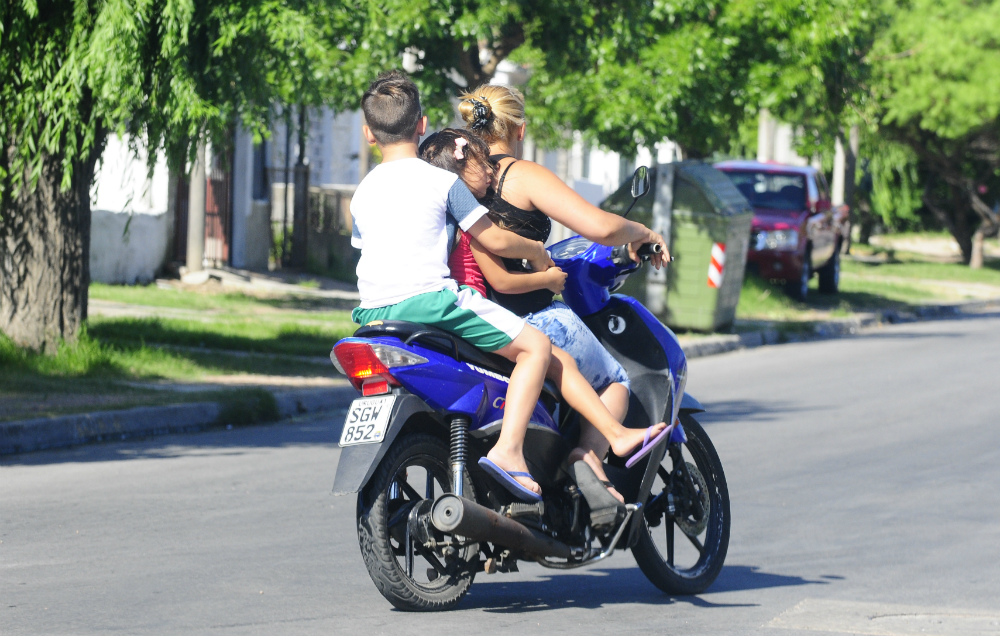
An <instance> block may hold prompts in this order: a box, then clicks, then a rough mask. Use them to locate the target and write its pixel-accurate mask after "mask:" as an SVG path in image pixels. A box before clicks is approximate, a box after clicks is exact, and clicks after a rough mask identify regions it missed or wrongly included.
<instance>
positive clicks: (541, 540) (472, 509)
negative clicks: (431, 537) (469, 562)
mask: <svg viewBox="0 0 1000 636" xmlns="http://www.w3.org/2000/svg"><path fill="white" fill-rule="evenodd" d="M431 523H432V524H433V525H434V527H435V528H437V529H438V530H440V531H441V532H445V533H447V534H457V535H461V536H463V537H468V538H470V539H473V540H475V541H489V542H490V543H494V544H497V545H502V546H504V547H505V548H510V549H513V550H518V551H521V552H525V553H527V554H529V555H532V556H536V557H558V558H562V559H568V558H570V556H571V554H572V552H571V550H570V547H569V546H568V545H566V544H565V543H560V542H559V541H556V540H555V539H553V538H551V537H547V536H545V535H544V534H542V533H541V532H538V531H537V530H533V529H531V528H529V527H527V526H524V525H521V524H520V523H518V522H516V521H514V520H512V519H508V518H507V517H504V516H501V515H499V514H497V513H496V512H494V511H492V510H490V509H489V508H486V507H484V506H480V505H479V504H477V503H476V502H474V501H469V500H468V499H465V498H463V497H457V496H455V495H451V494H448V495H441V496H440V497H438V499H437V501H435V502H434V506H433V507H431Z"/></svg>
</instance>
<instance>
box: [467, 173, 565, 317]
mask: <svg viewBox="0 0 1000 636" xmlns="http://www.w3.org/2000/svg"><path fill="white" fill-rule="evenodd" d="M507 157H510V155H491V156H490V161H492V162H493V163H499V162H500V160H502V159H506V158H507ZM515 163H517V160H514V161H511V162H510V163H509V164H508V165H507V167H506V168H505V169H504V171H503V174H501V175H500V181H499V182H498V183H497V189H496V191H495V192H493V191H492V189H491V191H489V192H487V193H486V198H485V200H484V203H483V204H484V205H485V206H486V208H487V209H488V210H489V217H490V220H491V221H493V223H495V224H496V225H497V226H498V227H501V228H503V229H505V230H509V231H511V232H513V233H514V234H517V235H519V236H523V237H524V238H526V239H531V240H532V241H541V242H542V243H544V242H545V241H547V240H548V239H549V233H551V232H552V221H550V220H549V217H547V216H546V215H545V214H544V213H543V212H541V211H540V210H524V209H522V208H519V207H517V206H516V205H513V204H511V203H509V202H507V201H505V200H504V199H503V197H502V196H501V195H502V193H503V182H504V179H506V178H507V171H508V170H510V167H511V166H512V165H514V164H515ZM503 263H504V265H506V267H507V271H509V272H527V271H531V270H530V269H528V268H526V267H524V264H523V263H522V262H521V261H519V260H513V259H509V258H505V259H503ZM488 291H489V297H490V300H492V301H493V302H495V303H497V304H498V305H500V306H501V307H505V308H506V309H509V310H510V311H512V312H514V313H515V314H517V315H518V316H526V315H528V314H532V313H535V312H536V311H541V310H542V309H545V308H546V307H548V306H549V305H551V304H552V299H553V298H554V297H555V294H553V293H552V292H551V291H550V290H548V289H536V290H535V291H531V292H527V293H524V294H501V293H499V292H496V291H494V290H493V289H492V288H489V289H488Z"/></svg>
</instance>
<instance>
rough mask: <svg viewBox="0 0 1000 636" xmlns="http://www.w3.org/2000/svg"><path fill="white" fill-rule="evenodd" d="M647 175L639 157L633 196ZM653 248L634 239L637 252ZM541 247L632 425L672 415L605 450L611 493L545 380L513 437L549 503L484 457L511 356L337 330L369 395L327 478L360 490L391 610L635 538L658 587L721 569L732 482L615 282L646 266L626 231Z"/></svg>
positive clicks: (665, 344) (393, 333)
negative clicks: (639, 456) (609, 361)
mask: <svg viewBox="0 0 1000 636" xmlns="http://www.w3.org/2000/svg"><path fill="white" fill-rule="evenodd" d="M648 189H649V177H648V174H647V173H646V168H644V167H640V168H639V169H638V170H636V173H635V175H634V176H633V181H632V196H633V204H634V203H635V201H636V200H638V198H639V197H641V196H643V195H644V194H645V193H646V191H647V190H648ZM630 209H631V208H630ZM626 214H627V212H626ZM653 247H658V246H644V249H642V250H640V254H641V255H642V257H643V258H644V259H646V260H648V258H649V252H650V251H651V248H653ZM551 254H552V258H553V260H554V261H555V262H556V264H557V265H558V266H559V267H561V268H563V270H564V271H566V272H567V274H568V277H567V280H566V286H565V289H564V291H563V300H564V301H565V302H566V303H567V304H568V305H569V306H570V307H571V308H572V309H573V310H574V311H575V312H576V313H577V314H578V315H579V316H581V318H582V319H583V321H584V322H585V323H586V324H587V326H588V327H589V328H590V329H591V330H592V331H593V333H594V334H595V335H596V336H597V337H598V338H599V339H600V341H601V342H602V343H603V344H604V346H605V347H607V349H608V351H610V352H611V353H612V354H613V355H614V357H615V358H616V359H617V360H618V361H619V362H620V363H621V364H622V365H623V366H624V367H625V370H626V371H627V372H628V375H629V379H630V381H631V385H632V395H631V398H630V404H629V410H628V416H627V418H626V420H625V425H626V426H629V427H632V428H646V427H648V426H650V425H651V424H654V423H656V422H660V421H665V422H668V423H675V424H674V429H673V431H672V432H671V434H670V435H669V436H667V437H665V438H664V439H663V440H662V441H661V442H660V443H659V444H658V445H657V446H656V447H655V448H654V449H653V451H652V452H651V453H650V454H649V455H648V456H647V458H645V459H644V460H642V461H641V462H639V463H638V464H636V465H635V466H633V467H632V468H631V469H626V468H625V460H624V459H622V458H619V457H615V456H614V455H613V454H611V455H610V456H609V458H608V460H607V462H606V466H605V470H606V472H607V474H608V478H609V479H610V481H611V482H612V483H613V484H614V486H615V488H616V489H617V490H618V491H619V492H620V493H621V494H622V495H623V496H624V497H625V500H626V502H628V503H626V504H624V505H623V504H620V503H619V502H618V501H617V500H616V499H615V498H614V497H612V496H611V495H610V494H609V493H608V491H607V488H606V487H605V486H604V485H603V484H602V483H601V482H600V481H598V479H597V477H596V476H595V474H594V472H593V471H592V470H591V469H590V468H589V467H588V466H587V465H586V464H585V463H584V462H582V461H580V462H576V463H574V464H572V465H570V464H569V463H568V461H567V457H568V455H569V452H570V451H571V450H572V449H573V447H574V446H575V445H576V440H577V438H578V435H579V418H578V415H577V414H576V413H575V412H574V411H573V410H572V409H570V408H569V407H568V406H567V404H566V403H565V402H564V401H563V400H562V399H561V397H560V395H559V393H558V391H557V390H556V388H555V387H554V386H553V385H551V384H549V383H547V384H546V387H545V389H544V390H543V392H542V394H541V396H540V397H539V400H538V403H537V405H536V406H535V409H534V412H533V414H532V417H531V420H530V424H529V427H528V433H527V436H526V438H525V443H524V454H525V459H526V461H527V463H528V467H529V469H530V470H531V474H532V476H533V477H534V479H535V481H537V482H538V484H539V485H540V486H541V487H542V493H543V500H542V501H541V502H537V503H524V502H521V501H519V500H517V499H515V498H513V497H512V496H511V495H510V493H509V492H508V490H507V489H506V488H504V487H503V486H502V485H501V484H499V483H497V482H496V481H494V479H493V478H492V477H491V476H490V475H489V474H488V473H486V472H484V471H483V470H482V469H480V467H479V466H478V464H477V461H478V459H479V458H481V457H484V456H485V455H486V453H487V452H488V451H489V449H490V448H491V447H492V445H493V444H494V443H495V442H496V439H497V437H498V435H499V432H500V423H501V420H502V418H503V407H504V397H505V395H506V391H507V383H508V380H509V376H510V373H511V370H512V369H513V364H512V363H511V362H509V361H507V360H506V359H504V358H501V357H499V356H495V355H491V354H488V353H484V352H482V351H480V350H479V349H476V348H475V347H473V346H472V345H470V344H468V343H467V342H465V341H463V340H461V339H460V338H457V337H455V336H454V335H452V334H450V333H448V332H445V331H442V330H440V329H436V328H433V327H429V326H426V325H421V324H416V323H410V322H404V321H389V320H386V321H382V322H376V323H372V324H369V325H365V326H364V327H361V328H360V329H358V330H357V331H356V332H355V333H354V336H353V337H350V338H344V339H343V340H341V341H340V342H338V343H337V344H336V345H335V346H334V348H333V351H332V352H331V354H330V358H331V360H332V361H333V363H334V364H335V365H336V366H337V367H338V369H339V370H340V371H341V372H343V373H344V374H345V375H347V377H348V378H350V380H351V382H352V383H353V385H354V387H355V388H356V389H357V390H358V391H359V392H360V393H361V395H362V397H361V398H359V399H357V400H355V401H354V402H353V404H352V405H351V407H350V409H349V410H348V414H347V419H346V422H345V424H344V428H343V431H342V434H341V438H340V446H341V447H342V451H341V455H340V463H339V465H338V466H337V476H336V481H335V483H334V491H335V493H336V494H351V493H357V524H358V542H359V544H360V547H361V555H362V557H363V558H364V562H365V565H366V566H367V568H368V573H369V574H370V575H371V578H372V581H374V583H375V586H376V587H377V588H378V590H379V592H381V593H382V595H383V596H385V598H386V599H387V600H388V601H389V602H390V603H392V605H394V606H395V607H397V608H399V609H403V610H411V611H435V610H446V609H450V608H452V607H454V606H455V605H456V604H457V603H458V602H459V601H460V600H461V599H462V597H463V596H464V595H465V594H466V592H468V590H469V587H470V586H471V585H472V582H473V579H474V578H475V576H476V575H477V574H479V573H486V574H493V573H496V572H516V571H517V563H518V561H530V562H535V563H538V564H540V565H542V566H545V567H547V568H555V569H569V568H577V567H581V566H584V565H587V564H589V563H594V562H597V561H600V560H602V559H606V558H607V557H609V556H611V555H612V554H613V553H614V552H615V550H619V549H626V548H630V549H631V550H632V553H633V555H634V556H635V560H636V562H637V563H638V565H639V568H640V569H641V570H642V572H643V574H645V575H646V577H647V578H648V579H649V580H650V581H651V582H652V583H653V584H654V585H655V586H656V587H658V588H660V589H661V590H663V591H664V592H666V593H668V594H680V595H686V594H697V593H699V592H702V591H704V590H705V589H706V588H707V587H708V586H709V585H711V584H712V582H713V581H714V580H715V578H716V577H717V576H718V574H719V572H720V571H721V569H722V564H723V562H724V561H725V558H726V551H727V549H728V546H729V526H730V512H729V490H728V488H727V486H726V478H725V475H724V474H723V471H722V464H721V462H720V461H719V456H718V454H717V453H716V451H715V448H714V447H713V445H712V442H711V441H710V440H709V438H708V435H707V434H706V433H705V430H704V429H703V428H702V427H701V426H700V425H699V424H698V422H697V420H696V419H695V417H694V415H695V414H696V413H698V412H702V411H704V408H703V407H702V406H701V404H699V403H698V401H697V400H695V399H694V398H692V397H691V396H689V395H687V394H686V393H685V392H684V386H685V382H686V379H687V361H686V359H685V356H684V352H683V351H682V350H681V347H680V345H679V344H678V342H677V338H676V336H675V335H674V334H673V332H671V331H670V329H668V328H667V327H665V326H664V325H663V324H662V323H660V321H659V320H657V319H656V317H655V316H654V315H653V314H652V313H650V312H649V311H648V310H647V309H646V308H645V307H644V306H642V305H641V304H640V303H639V302H638V301H636V300H635V299H633V298H630V297H628V296H623V295H618V294H612V293H611V292H612V291H613V290H614V289H617V288H618V287H620V286H621V284H622V283H623V282H624V280H625V278H627V277H628V276H629V274H631V273H633V272H635V271H636V270H637V269H638V268H639V266H640V264H639V263H636V262H634V261H633V260H632V259H631V258H630V257H629V254H628V249H627V246H622V247H616V248H612V247H606V246H602V245H596V244H594V243H592V242H590V241H588V240H586V239H584V238H582V237H579V236H577V237H573V238H570V239H567V240H565V241H562V242H560V243H557V244H555V245H553V246H552V248H551ZM678 535H679V536H678Z"/></svg>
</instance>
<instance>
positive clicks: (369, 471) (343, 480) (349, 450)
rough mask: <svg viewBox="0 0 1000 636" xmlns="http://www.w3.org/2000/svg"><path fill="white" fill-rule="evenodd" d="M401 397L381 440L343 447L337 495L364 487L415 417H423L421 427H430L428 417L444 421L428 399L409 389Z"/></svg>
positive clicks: (350, 492)
mask: <svg viewBox="0 0 1000 636" xmlns="http://www.w3.org/2000/svg"><path fill="white" fill-rule="evenodd" d="M400 398H401V399H399V400H397V401H396V404H395V405H394V406H393V413H392V415H391V416H390V418H389V425H388V426H387V427H386V430H385V436H384V437H383V438H382V442H381V443H380V444H356V445H354V446H345V447H343V448H342V449H341V450H340V463H339V464H337V476H336V477H335V478H334V480H333V494H334V495H350V494H353V493H356V492H358V491H360V490H361V489H362V488H364V487H365V485H366V484H367V483H368V480H370V479H371V478H372V475H374V474H375V469H376V468H378V465H379V462H381V461H382V458H383V457H385V453H386V451H388V450H389V447H390V446H392V443H393V442H394V441H395V440H396V437H398V436H399V433H400V432H401V431H402V430H403V429H405V428H407V424H408V423H410V421H411V420H413V419H414V418H417V419H418V420H419V421H420V424H421V425H420V428H424V427H426V422H427V421H428V419H430V420H431V421H434V422H437V423H440V425H441V426H442V428H443V427H444V423H443V422H441V420H440V416H439V415H438V414H437V413H436V412H435V411H434V409H432V408H431V407H429V406H427V403H426V402H424V401H423V400H421V399H420V398H418V397H417V396H415V395H413V394H412V393H405V394H402V395H400Z"/></svg>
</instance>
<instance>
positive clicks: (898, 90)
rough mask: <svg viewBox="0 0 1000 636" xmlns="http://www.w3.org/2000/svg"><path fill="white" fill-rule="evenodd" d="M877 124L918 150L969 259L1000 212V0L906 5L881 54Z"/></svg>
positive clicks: (933, 201)
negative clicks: (996, 204) (997, 208)
mask: <svg viewBox="0 0 1000 636" xmlns="http://www.w3.org/2000/svg"><path fill="white" fill-rule="evenodd" d="M871 64H872V66H873V76H874V77H875V78H876V81H875V82H874V83H873V86H872V94H873V97H874V99H875V101H876V102H877V104H878V109H877V117H876V119H875V120H874V122H873V124H874V126H875V127H877V130H878V132H879V134H881V135H882V136H884V137H885V138H887V139H889V140H892V141H895V142H898V143H900V144H903V145H905V146H906V147H907V148H908V149H909V150H910V151H911V152H912V154H913V156H915V158H916V165H917V169H918V174H919V177H920V182H921V185H922V189H923V192H922V196H921V199H922V201H923V203H924V205H925V206H927V208H928V209H929V210H930V211H931V212H933V214H934V216H935V217H937V219H938V220H939V221H940V223H941V224H942V225H943V226H944V227H946V228H947V229H948V230H949V232H951V234H952V235H953V236H954V237H955V239H956V241H958V244H959V247H960V248H961V250H962V256H963V258H964V260H965V261H966V262H969V261H973V260H978V261H980V262H981V251H979V253H978V254H976V255H974V246H975V245H976V244H977V243H978V244H979V246H980V247H981V239H982V237H983V236H984V235H989V234H995V233H996V232H997V230H998V228H1000V219H998V218H997V215H996V214H995V213H994V211H993V210H992V209H991V205H990V204H989V203H988V201H989V202H992V201H995V200H997V199H998V198H1000V73H998V72H997V69H998V68H1000V0H910V1H907V2H902V1H901V2H899V4H898V5H897V6H895V7H894V10H893V13H892V23H891V26H890V27H889V28H888V29H887V30H886V31H885V33H884V34H883V35H882V36H881V37H880V38H879V41H878V43H877V44H876V46H875V48H874V50H873V52H872V56H871Z"/></svg>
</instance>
